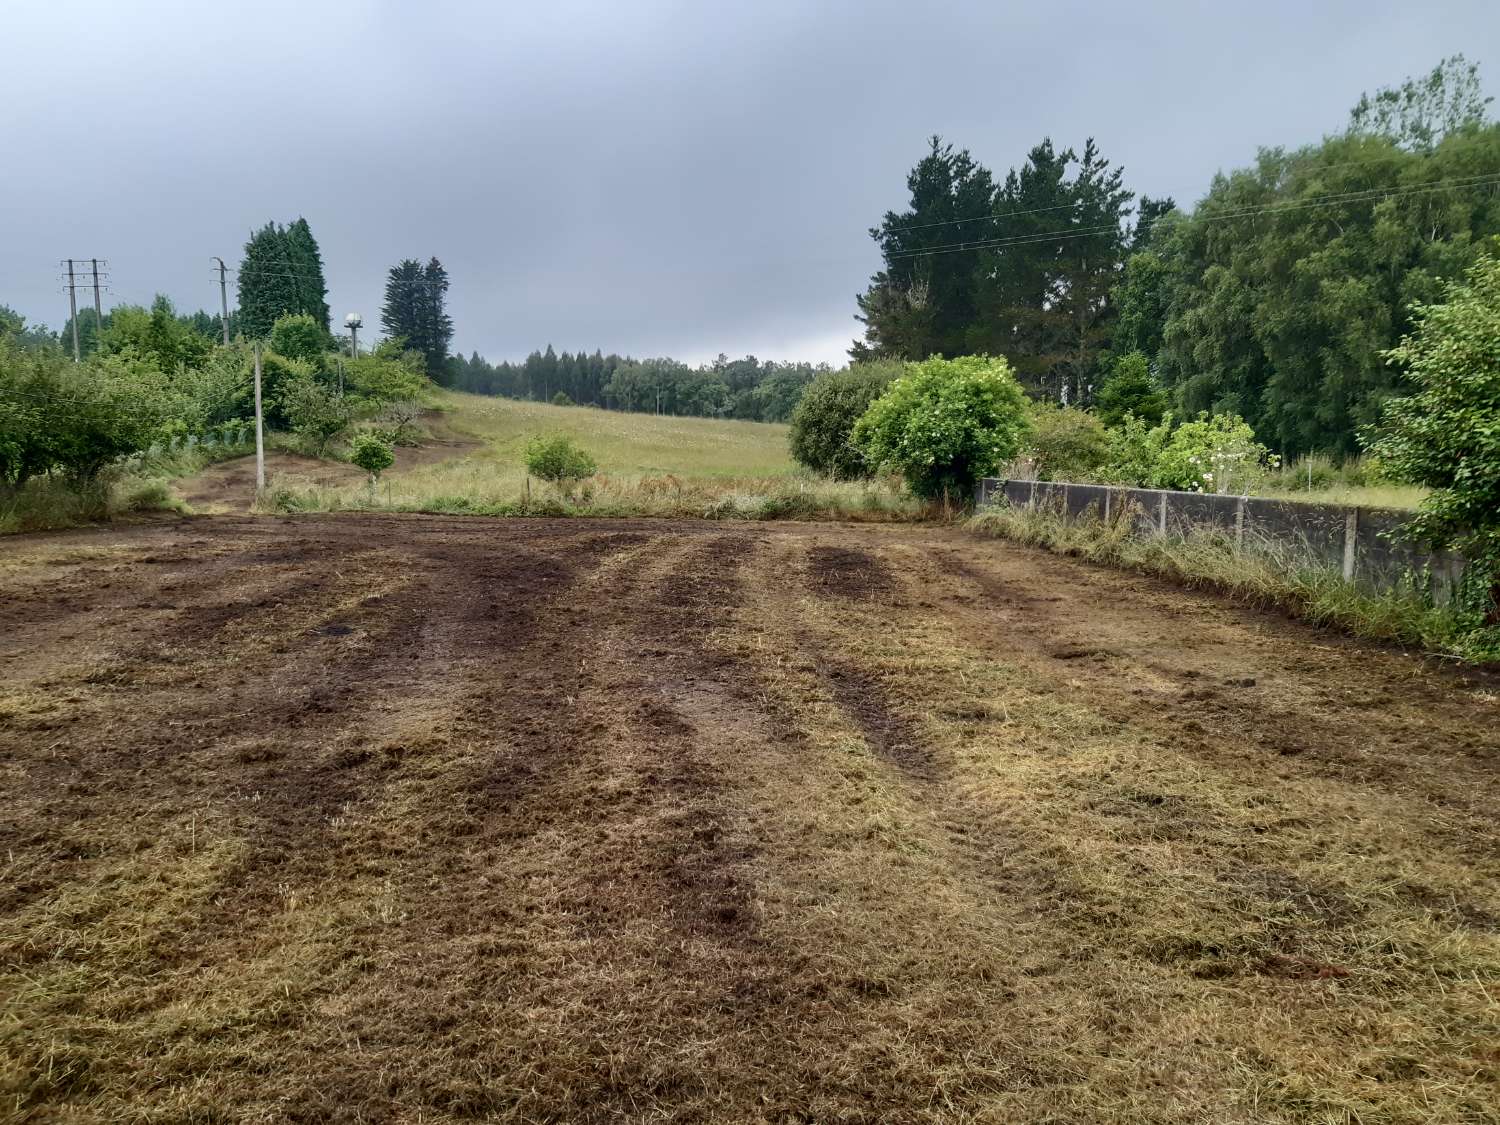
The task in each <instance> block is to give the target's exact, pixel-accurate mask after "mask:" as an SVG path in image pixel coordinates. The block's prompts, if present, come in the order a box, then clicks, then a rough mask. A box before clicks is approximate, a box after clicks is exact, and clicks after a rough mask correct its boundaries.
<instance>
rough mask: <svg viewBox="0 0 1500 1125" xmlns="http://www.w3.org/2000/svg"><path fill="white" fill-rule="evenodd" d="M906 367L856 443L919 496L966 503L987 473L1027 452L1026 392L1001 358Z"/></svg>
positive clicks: (868, 415) (862, 425) (863, 421)
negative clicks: (1018, 454)
mask: <svg viewBox="0 0 1500 1125" xmlns="http://www.w3.org/2000/svg"><path fill="white" fill-rule="evenodd" d="M906 371H907V373H906V374H905V375H903V376H902V377H901V378H899V379H897V380H896V381H895V382H894V383H892V384H891V385H890V388H889V389H888V390H887V391H886V392H885V393H884V394H883V395H881V396H880V397H879V398H878V399H876V400H875V401H874V402H873V403H871V404H870V407H869V409H868V410H866V411H865V413H864V414H863V415H862V416H861V417H860V419H859V421H858V422H857V423H856V424H855V426H854V443H855V444H856V445H857V446H859V447H860V449H861V450H862V451H863V452H864V454H865V457H866V459H867V460H868V461H869V463H870V464H872V465H880V466H889V467H890V468H891V469H893V470H895V471H897V472H899V473H900V474H901V475H902V477H903V478H904V479H905V481H906V486H907V488H909V489H911V491H912V492H913V493H915V494H916V495H917V496H920V497H922V498H923V499H928V500H931V499H935V498H937V497H940V496H941V497H944V498H945V499H952V498H955V497H956V498H959V499H961V500H963V501H967V499H968V498H969V497H970V496H972V495H973V492H974V486H975V484H976V482H977V481H978V480H979V478H980V477H982V476H985V475H987V474H990V473H993V472H994V471H995V470H996V469H997V468H998V467H999V466H1001V465H1003V464H1005V463H1006V462H1008V461H1010V460H1011V459H1012V458H1013V457H1015V455H1016V454H1017V453H1019V452H1020V450H1021V446H1022V444H1023V442H1024V441H1025V438H1026V434H1027V431H1028V430H1029V428H1030V422H1029V420H1028V417H1027V410H1026V396H1025V395H1024V393H1023V392H1022V391H1021V387H1020V385H1019V384H1018V383H1017V382H1016V380H1015V377H1014V376H1013V375H1012V374H1011V371H1010V365H1009V364H1007V363H1006V362H1005V360H1004V359H1001V358H993V359H992V358H990V357H989V356H962V357H960V358H958V359H936V358H934V359H929V360H926V361H924V362H922V363H913V364H910V365H909V366H908V367H907V369H906Z"/></svg>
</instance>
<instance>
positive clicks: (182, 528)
mask: <svg viewBox="0 0 1500 1125" xmlns="http://www.w3.org/2000/svg"><path fill="white" fill-rule="evenodd" d="M1497 751H1500V685H1497V683H1496V681H1495V680H1494V679H1493V678H1486V677H1483V676H1480V675H1477V674H1474V673H1468V674H1465V673H1462V672H1460V671H1458V670H1455V669H1452V668H1449V667H1444V666H1438V665H1436V664H1434V663H1431V662H1428V661H1424V660H1422V659H1419V658H1417V657H1414V656H1411V655H1407V654H1402V653H1398V652H1395V651H1390V650H1380V649H1374V648H1370V647H1367V646H1362V645H1359V644H1356V643H1354V642H1351V641H1347V640H1344V639H1341V638H1339V637H1336V636H1334V635H1332V634H1326V633H1320V632H1316V631H1314V630H1311V629H1308V628H1305V627H1302V626H1300V625H1297V624H1295V623H1292V622H1289V621H1286V620H1283V619H1281V618H1279V617H1276V616H1273V615H1267V614H1262V613H1258V612H1255V611H1252V610H1249V609H1246V608H1243V607H1240V606H1237V605H1235V604H1233V603H1231V602H1228V601H1226V600H1222V599H1219V598H1216V597H1213V596H1206V595H1200V594H1193V593H1188V592H1185V591H1182V590H1178V589H1175V588H1171V587H1169V586H1166V585H1163V584H1161V583H1159V582H1156V581H1154V580H1151V579H1146V578H1141V577H1137V576H1132V575H1127V574H1122V573H1117V572H1113V571H1108V570H1103V569H1095V568H1090V567H1087V566H1084V565H1081V564H1077V563H1074V562H1070V561H1067V560H1063V559H1059V558H1056V557H1053V556H1049V555H1045V554H1042V553H1039V552H1034V551H1030V550H1026V549H1022V548H1017V547H1014V546H1009V545H1006V544H1003V543H998V542H989V541H980V540H976V539H973V538H969V537H967V536H965V535H964V534H962V533H961V532H957V531H952V530H941V529H920V528H910V527H884V526H879V527H859V526H834V525H797V524H776V525H753V526H752V525H722V524H714V523H682V522H667V521H605V520H560V521H545V520H507V521H490V520H483V519H473V518H466V519H444V518H431V517H416V516H413V517H398V516H389V517H377V516H332V517H307V518H295V519H248V518H228V517H224V518H214V519H199V520H185V521H181V522H177V523H171V524H156V525H151V526H142V527H135V528H125V529H112V530H106V531H94V532H80V533H67V534H60V535H48V536H29V537H15V538H11V539H8V540H5V541H3V542H0V793H3V804H0V863H3V865H4V866H3V868H0V1005H3V1008H0V1066H3V1067H4V1070H3V1071H0V1117H3V1116H4V1115H6V1114H9V1115H10V1116H11V1117H13V1118H15V1119H17V1120H38V1121H43V1120H58V1121H64V1120H65V1121H96V1120H97V1121H115V1120H118V1121H126V1120H129V1121H147V1120H149V1121H187V1120H204V1121H210V1120H214V1121H217V1120H224V1121H239V1120H246V1121H249V1120H254V1121H272V1120H275V1121H282V1120H287V1121H348V1122H363V1121H413V1122H415V1121H424V1122H442V1121H460V1120H473V1119H486V1120H515V1121H606V1120H621V1119H624V1120H638V1121H701V1120H723V1121H767V1122H770V1121H777V1122H781V1121H870V1122H875V1121H919V1120H923V1121H925V1120H941V1121H971V1120H972V1121H1017V1120H1029V1121H1059V1122H1061V1121H1069V1122H1071V1121H1121V1120H1131V1121H1164V1122H1165V1121H1172V1122H1189V1121H1192V1122H1197V1121H1209V1120H1211V1121H1244V1122H1251V1121H1355V1120H1359V1121H1488V1120H1496V1119H1497V1114H1496V1110H1495V1107H1496V1106H1497V1105H1500V1049H1497V1046H1496V1045H1497V1044H1500V1019H1497V1012H1500V1009H1497V1007H1496V1000H1495V997H1496V996H1497V994H1500V993H1497V987H1500V896H1497V879H1496V876H1497V872H1500V834H1497V830H1496V823H1497V822H1496V812H1497V810H1500V771H1497V760H1496V755H1497Z"/></svg>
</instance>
